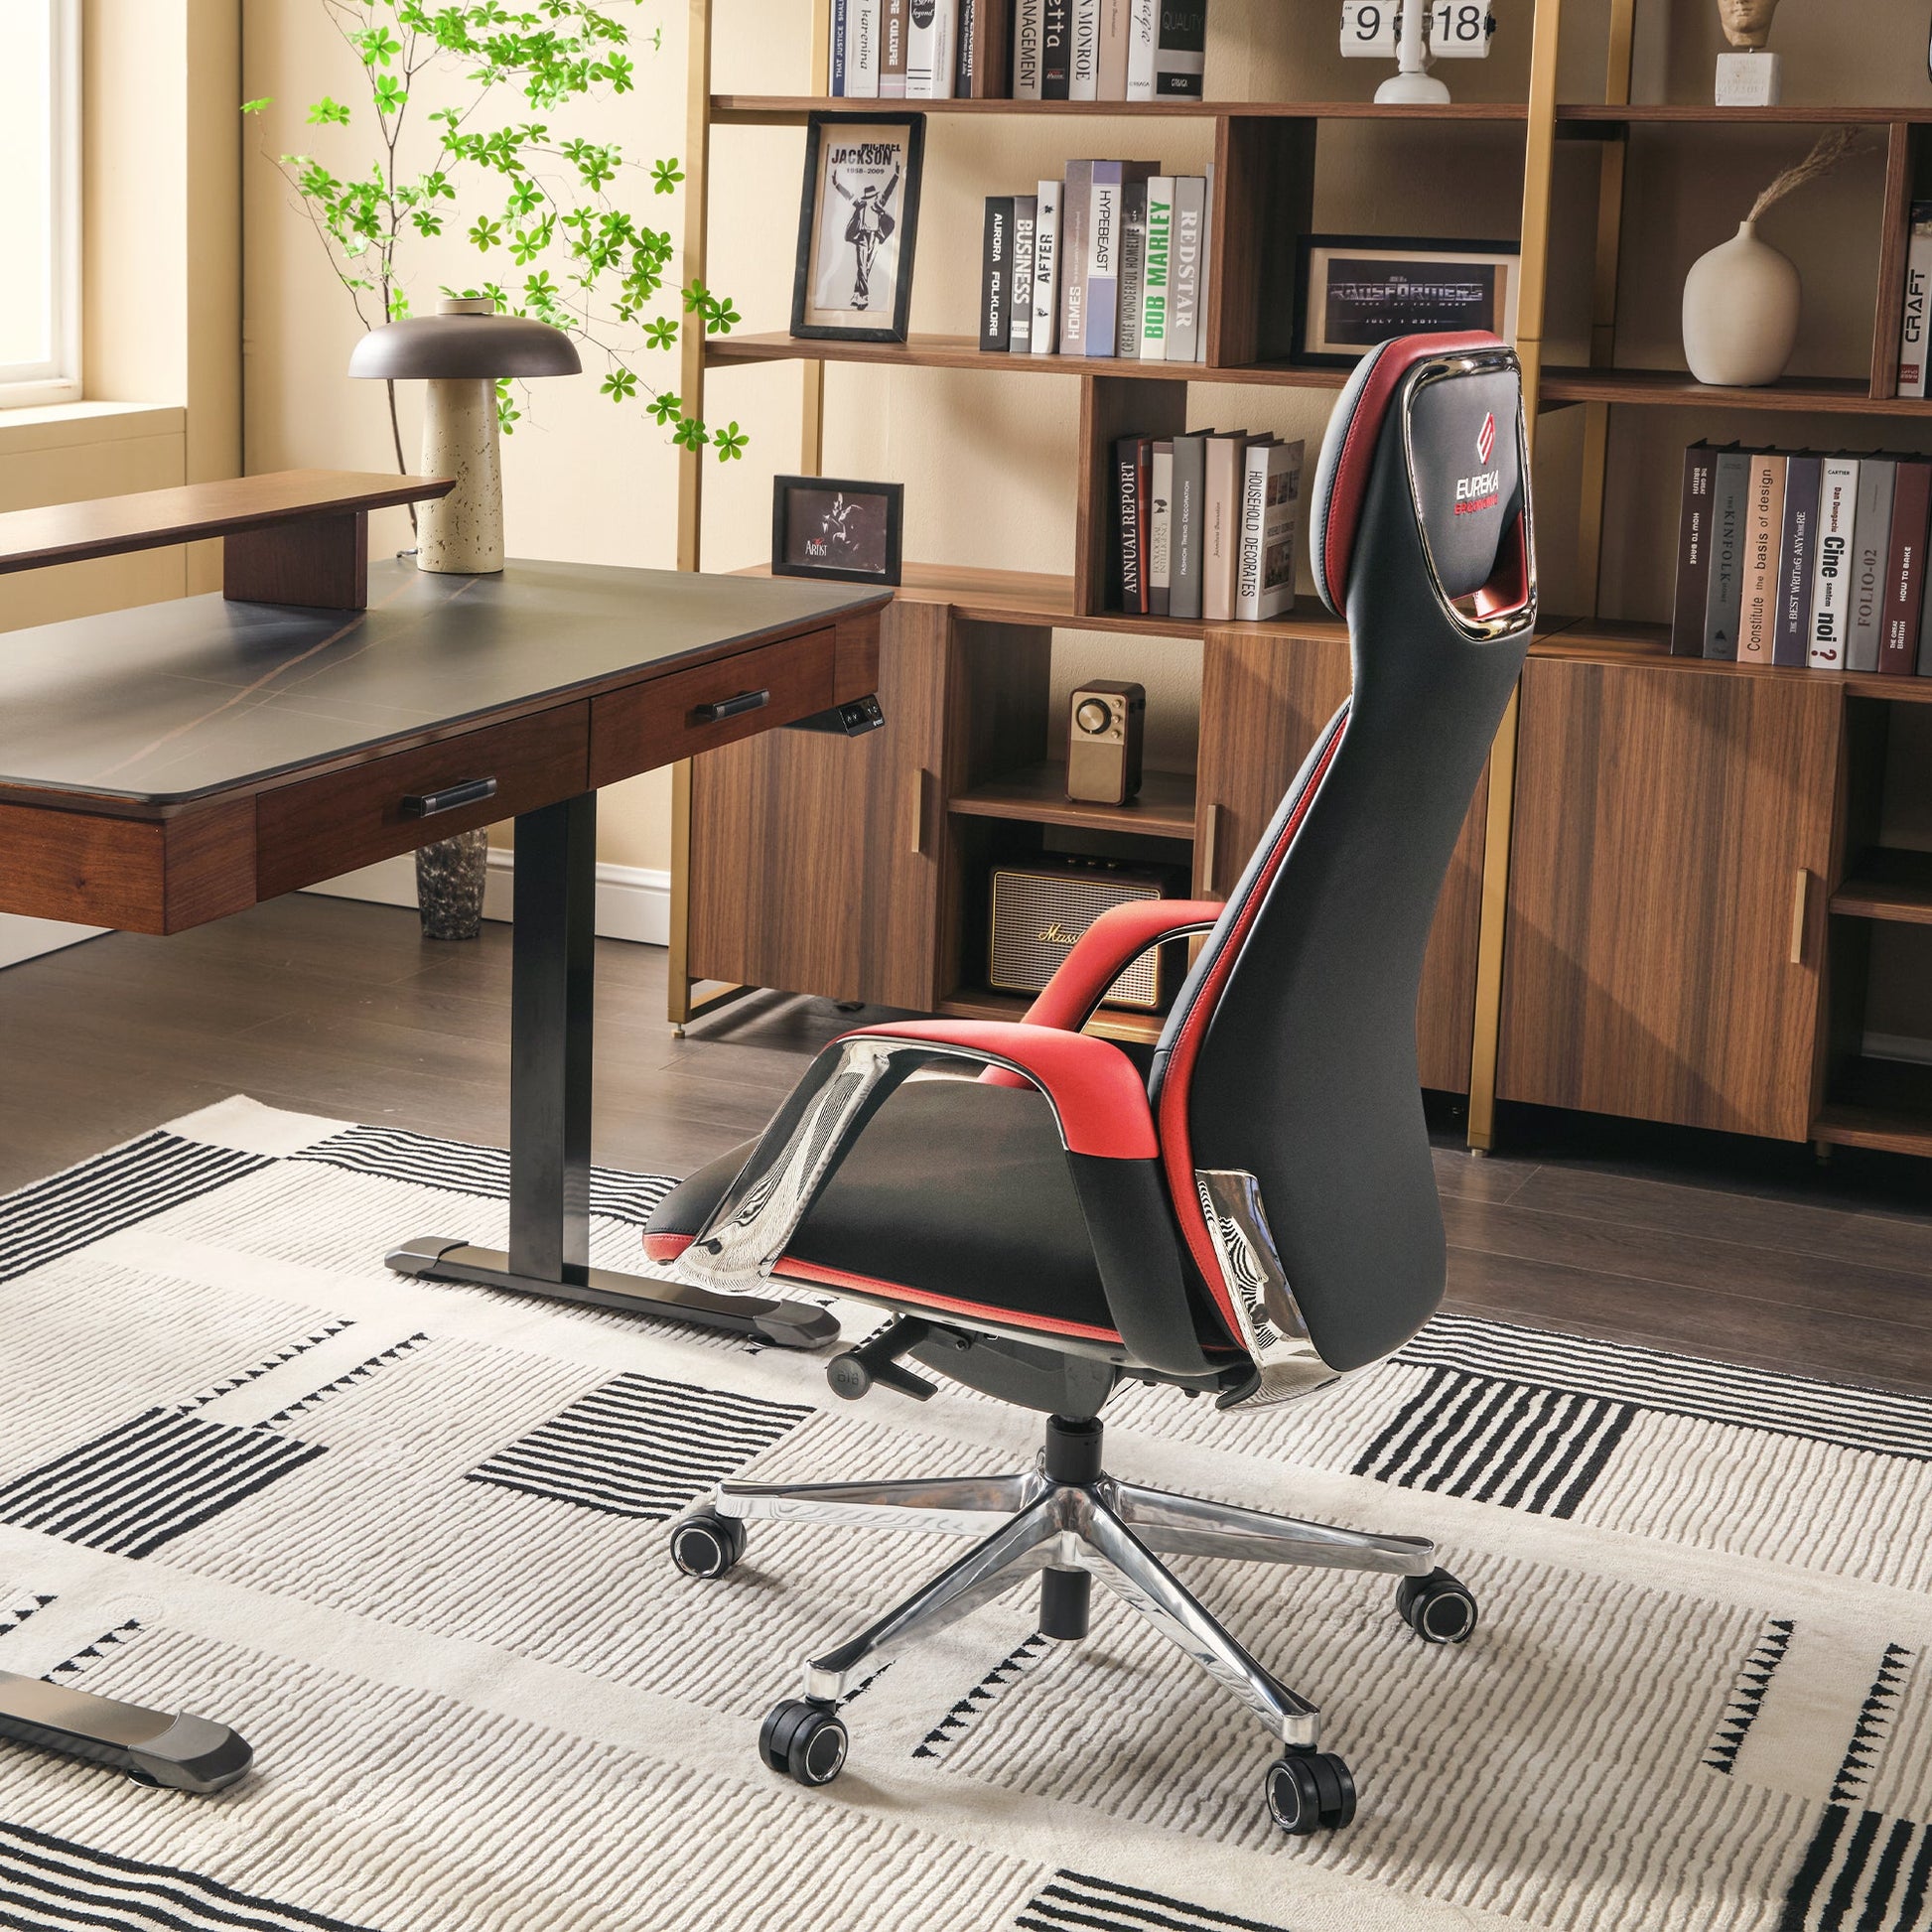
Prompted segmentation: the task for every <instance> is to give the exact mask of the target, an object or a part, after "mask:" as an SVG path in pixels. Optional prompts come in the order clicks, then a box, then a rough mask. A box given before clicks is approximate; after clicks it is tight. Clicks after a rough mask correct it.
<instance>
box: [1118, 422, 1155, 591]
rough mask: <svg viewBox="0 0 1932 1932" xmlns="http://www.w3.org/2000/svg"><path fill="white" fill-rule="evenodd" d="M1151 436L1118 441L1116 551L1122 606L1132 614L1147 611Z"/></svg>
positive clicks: (1125, 438)
mask: <svg viewBox="0 0 1932 1932" xmlns="http://www.w3.org/2000/svg"><path fill="white" fill-rule="evenodd" d="M1147 451H1148V439H1147V438H1146V437H1144V436H1123V437H1122V438H1121V439H1120V441H1119V442H1118V443H1116V444H1115V445H1114V472H1115V475H1116V477H1117V479H1118V481H1119V504H1120V522H1119V528H1118V530H1117V531H1116V533H1115V539H1114V542H1115V552H1116V555H1117V556H1118V557H1119V560H1120V574H1119V578H1118V580H1117V581H1118V585H1119V589H1120V608H1121V610H1122V611H1123V612H1125V613H1126V614H1127V616H1129V617H1144V616H1145V615H1146V614H1147V549H1146V545H1145V544H1144V543H1143V541H1142V536H1143V531H1144V528H1145V523H1146V514H1147V505H1146V490H1145V484H1146V464H1147Z"/></svg>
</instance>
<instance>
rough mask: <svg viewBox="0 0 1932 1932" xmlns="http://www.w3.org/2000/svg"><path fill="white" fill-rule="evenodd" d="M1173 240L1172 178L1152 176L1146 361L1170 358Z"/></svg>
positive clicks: (1144, 299)
mask: <svg viewBox="0 0 1932 1932" xmlns="http://www.w3.org/2000/svg"><path fill="white" fill-rule="evenodd" d="M1172 245H1173V176H1172V175H1150V176H1149V177H1148V182H1147V238H1146V241H1145V244H1144V245H1143V247H1142V250H1141V340H1140V343H1139V345H1138V346H1137V348H1136V351H1135V352H1136V353H1137V354H1138V355H1139V357H1140V359H1141V360H1142V361H1143V362H1165V361H1166V360H1167V359H1168V260H1169V252H1170V249H1171V247H1172Z"/></svg>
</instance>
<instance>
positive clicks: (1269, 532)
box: [1234, 440, 1303, 622]
mask: <svg viewBox="0 0 1932 1932" xmlns="http://www.w3.org/2000/svg"><path fill="white" fill-rule="evenodd" d="M1302 452H1303V445H1302V443H1301V442H1300V441H1299V440H1298V441H1296V442H1293V443H1278V442H1275V441H1273V440H1270V441H1268V442H1265V443H1250V444H1249V445H1248V454H1247V473H1246V475H1245V476H1244V478H1243V479H1242V485H1241V555H1240V562H1239V567H1238V568H1237V570H1236V573H1235V581H1234V615H1235V617H1236V618H1237V619H1240V620H1242V621H1248V622H1260V621H1264V620H1266V619H1268V618H1278V617H1280V616H1281V614H1282V613H1283V612H1284V611H1286V610H1287V609H1288V608H1289V607H1290V605H1292V604H1293V603H1294V602H1295V531H1296V524H1297V521H1298V520H1299V517H1300V514H1301V501H1302Z"/></svg>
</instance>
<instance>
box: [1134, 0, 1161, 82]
mask: <svg viewBox="0 0 1932 1932" xmlns="http://www.w3.org/2000/svg"><path fill="white" fill-rule="evenodd" d="M1160 32H1161V0H1128V8H1127V98H1128V99H1129V100H1152V99H1153V98H1154V51H1155V46H1156V43H1157V41H1158V39H1159V37H1160Z"/></svg>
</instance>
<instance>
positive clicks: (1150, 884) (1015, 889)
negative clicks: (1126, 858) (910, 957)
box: [987, 859, 1185, 1013]
mask: <svg viewBox="0 0 1932 1932" xmlns="http://www.w3.org/2000/svg"><path fill="white" fill-rule="evenodd" d="M1179 879H1180V875H1179V874H1178V872H1176V871H1174V870H1173V868H1170V867H1162V866H1124V865H1119V864H1116V863H1115V862H1114V861H1112V860H1110V859H1063V860H1060V861H1058V862H1057V863H1054V864H1049V865H1038V866H996V867H995V868H994V869H993V881H992V885H993V916H992V940H991V945H990V947H989V950H990V952H991V954H992V958H991V961H990V963H989V966H988V970H987V982H988V984H989V985H991V986H992V987H993V988H994V989H995V990H996V991H998V992H1001V993H1037V992H1039V990H1040V989H1041V988H1042V987H1044V986H1045V984H1046V982H1047V981H1048V980H1049V979H1051V978H1052V977H1053V973H1054V970H1055V969H1056V968H1057V967H1058V965H1059V963H1060V961H1061V960H1063V959H1064V958H1065V957H1066V955H1067V951H1068V949H1069V948H1070V947H1071V946H1072V944H1073V942H1074V941H1075V940H1076V939H1077V938H1079V936H1080V935H1081V934H1082V933H1083V932H1085V931H1086V929H1087V927H1088V926H1090V925H1091V924H1092V923H1093V922H1094V920H1095V919H1097V918H1099V916H1100V915H1101V913H1103V912H1104V911H1106V910H1107V908H1108V907H1109V906H1110V905H1119V904H1121V903H1123V902H1124V901H1125V900H1128V899H1142V898H1172V897H1174V896H1175V894H1176V893H1177V891H1178V890H1179ZM1176 950H1177V949H1176V948H1175V947H1173V946H1160V947H1157V948H1155V949H1154V950H1153V951H1150V952H1146V953H1143V954H1142V955H1141V957H1140V958H1139V959H1137V960H1136V961H1135V962H1134V964H1133V965H1132V966H1130V967H1128V969H1127V970H1126V972H1124V973H1123V974H1121V976H1120V978H1119V979H1117V980H1116V981H1115V982H1114V983H1113V985H1112V986H1110V987H1109V988H1108V989H1107V997H1106V998H1105V999H1104V1000H1103V1001H1102V1002H1101V1005H1102V1006H1109V1007H1130V1008H1132V1009H1133V1010H1134V1011H1135V1012H1136V1013H1158V1012H1159V1011H1160V1010H1161V1009H1162V1008H1163V1007H1164V1006H1166V1005H1167V1003H1168V1000H1169V997H1170V995H1171V992H1172V986H1171V974H1170V972H1169V970H1168V960H1169V955H1170V954H1171V953H1173V952H1174V951H1176ZM1178 950H1181V951H1184V950H1185V949H1184V948H1179V949H1178Z"/></svg>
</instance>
